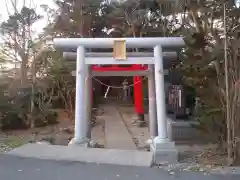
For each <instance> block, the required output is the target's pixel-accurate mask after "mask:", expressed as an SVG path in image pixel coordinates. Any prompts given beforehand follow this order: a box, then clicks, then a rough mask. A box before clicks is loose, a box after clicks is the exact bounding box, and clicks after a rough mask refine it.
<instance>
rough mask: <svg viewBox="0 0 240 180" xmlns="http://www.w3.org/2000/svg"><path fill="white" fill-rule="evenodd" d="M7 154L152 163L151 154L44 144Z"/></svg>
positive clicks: (117, 162) (141, 164) (69, 159)
mask: <svg viewBox="0 0 240 180" xmlns="http://www.w3.org/2000/svg"><path fill="white" fill-rule="evenodd" d="M7 154H9V155H15V156H19V157H27V158H38V159H48V160H61V161H73V162H90V163H97V164H115V165H129V166H144V167H150V166H151V165H152V161H153V154H152V152H140V151H133V150H116V149H98V148H83V147H78V146H55V145H45V144H26V145H24V146H22V147H19V148H16V149H13V150H11V151H9V152H7Z"/></svg>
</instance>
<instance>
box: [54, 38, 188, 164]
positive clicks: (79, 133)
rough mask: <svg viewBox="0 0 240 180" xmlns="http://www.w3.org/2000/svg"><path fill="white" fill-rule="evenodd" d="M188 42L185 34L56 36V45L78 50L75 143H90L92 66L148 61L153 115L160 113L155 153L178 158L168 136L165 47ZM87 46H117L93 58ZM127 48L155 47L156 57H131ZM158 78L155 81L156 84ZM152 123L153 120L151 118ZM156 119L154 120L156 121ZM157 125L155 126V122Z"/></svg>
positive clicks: (158, 158)
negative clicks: (97, 36)
mask: <svg viewBox="0 0 240 180" xmlns="http://www.w3.org/2000/svg"><path fill="white" fill-rule="evenodd" d="M184 45H185V44H184V41H183V38H181V37H162V38H157V37H154V38H56V39H54V46H55V47H56V48H61V49H63V50H64V51H66V50H69V49H77V62H76V63H77V65H76V106H75V136H74V139H73V140H72V144H80V145H86V144H87V143H88V139H87V131H88V118H89V117H90V115H89V114H90V111H91V104H90V103H91V101H90V99H91V98H90V96H91V83H90V79H91V76H92V75H91V69H90V65H94V64H148V65H150V72H152V74H153V71H154V76H151V73H150V74H149V86H151V87H154V88H155V92H153V91H152V92H149V105H150V106H149V113H150V114H149V116H150V119H151V117H152V118H154V116H155V115H154V113H155V112H156V119H157V132H158V135H157V136H156V137H154V139H153V143H152V145H151V149H152V150H153V152H154V161H155V162H156V163H159V162H160V161H165V160H167V161H168V162H175V161H176V160H177V150H176V148H175V143H174V142H171V141H170V140H169V139H168V132H167V119H166V105H165V92H164V69H163V55H164V54H163V48H182V47H184ZM85 48H113V49H114V51H116V52H114V53H113V54H114V55H113V56H115V58H114V57H109V56H108V57H102V58H99V57H89V56H86V55H87V53H85ZM126 48H153V49H154V53H153V56H148V57H141V56H140V57H136V56H135V57H134V56H130V57H127V53H126ZM117 56H118V57H117ZM154 66H155V68H154ZM154 79H155V83H154ZM150 122H151V120H150ZM152 122H153V121H152ZM153 126H154V125H153Z"/></svg>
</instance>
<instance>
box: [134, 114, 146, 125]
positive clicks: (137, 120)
mask: <svg viewBox="0 0 240 180" xmlns="http://www.w3.org/2000/svg"><path fill="white" fill-rule="evenodd" d="M133 119H134V121H133V124H135V125H137V126H138V127H146V126H147V122H146V121H145V118H144V114H137V116H136V117H134V118H133Z"/></svg>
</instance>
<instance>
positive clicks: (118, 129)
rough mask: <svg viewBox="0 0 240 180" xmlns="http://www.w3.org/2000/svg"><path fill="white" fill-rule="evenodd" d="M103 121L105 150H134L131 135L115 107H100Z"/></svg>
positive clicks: (134, 146)
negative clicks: (102, 112) (102, 111)
mask: <svg viewBox="0 0 240 180" xmlns="http://www.w3.org/2000/svg"><path fill="white" fill-rule="evenodd" d="M101 108H102V109H103V110H104V115H103V116H102V118H104V120H105V142H106V148H107V149H123V150H136V149H137V147H136V145H135V143H134V141H133V137H132V135H131V134H130V133H129V132H128V130H127V127H126V126H125V124H124V122H123V120H122V117H121V116H120V114H119V112H118V110H117V108H116V106H113V105H102V106H101Z"/></svg>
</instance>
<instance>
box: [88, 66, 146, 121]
mask: <svg viewBox="0 0 240 180" xmlns="http://www.w3.org/2000/svg"><path fill="white" fill-rule="evenodd" d="M147 68H148V67H147V65H144V66H142V65H140V64H135V65H132V66H131V67H120V66H118V65H112V66H110V67H101V66H97V65H93V66H92V70H94V71H98V72H106V71H139V70H140V71H141V70H142V71H145V70H147ZM133 84H134V85H133V93H134V106H135V112H136V113H137V115H138V118H140V119H139V120H144V105H143V104H144V103H143V102H144V99H143V83H142V77H141V76H134V77H133Z"/></svg>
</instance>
